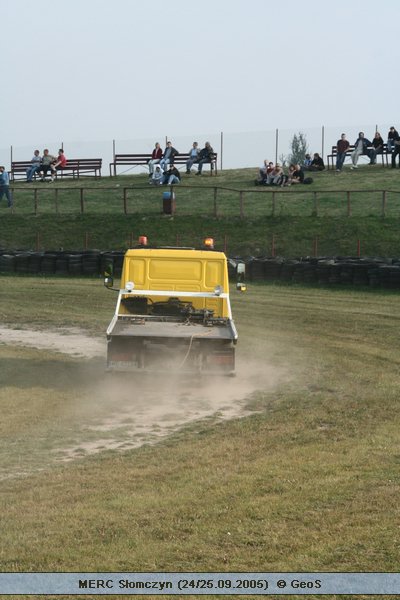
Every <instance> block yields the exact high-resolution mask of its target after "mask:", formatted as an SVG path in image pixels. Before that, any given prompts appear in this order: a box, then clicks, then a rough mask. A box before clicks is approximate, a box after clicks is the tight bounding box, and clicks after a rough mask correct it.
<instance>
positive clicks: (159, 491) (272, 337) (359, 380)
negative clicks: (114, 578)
mask: <svg viewBox="0 0 400 600" xmlns="http://www.w3.org/2000/svg"><path fill="white" fill-rule="evenodd" d="M2 284H3V286H2V290H3V291H4V293H2V305H1V312H2V318H3V321H5V322H6V323H8V324H9V325H13V324H14V325H15V324H18V325H19V326H30V321H31V318H32V317H31V316H32V315H33V316H34V322H33V324H34V326H35V327H39V328H42V327H43V328H44V327H46V328H48V327H50V326H54V327H59V326H60V325H63V326H68V325H76V324H78V325H82V326H83V325H84V322H85V319H86V320H87V323H88V330H89V332H91V333H94V332H95V331H96V328H97V331H98V332H101V331H104V328H105V325H106V323H107V322H108V320H109V318H110V317H111V313H112V307H113V300H114V297H113V295H112V294H111V293H110V292H109V291H107V290H104V289H103V288H102V285H101V283H100V282H94V281H87V280H79V281H73V282H71V281H64V280H56V279H51V280H45V279H43V280H38V279H37V278H2ZM21 284H23V285H22V286H21ZM24 290H25V293H24ZM21 291H22V298H21ZM94 294H96V302H95V303H93V300H92V298H93V295H94ZM28 298H29V302H28ZM52 298H55V299H58V300H60V299H61V298H62V299H63V304H62V306H61V308H60V307H59V306H58V304H59V303H58V302H52ZM232 300H233V309H234V315H235V319H236V322H237V326H238V330H239V334H240V340H239V346H238V356H239V362H240V369H239V376H238V378H237V384H238V385H239V384H240V382H241V380H242V379H243V378H245V377H246V376H247V375H248V374H252V376H253V377H256V376H258V377H259V385H258V386H256V387H257V388H258V390H257V391H255V392H254V393H252V394H251V395H249V396H247V398H246V402H247V406H248V408H249V410H250V411H252V413H253V414H252V415H250V416H249V417H246V418H243V419H238V420H233V421H221V420H219V419H218V418H216V419H207V420H203V421H198V422H193V423H192V424H190V425H187V426H186V427H184V428H183V429H182V430H180V431H177V432H175V433H174V434H172V435H171V436H169V437H167V438H165V439H164V440H161V441H160V442H159V443H158V444H156V445H153V444H150V445H145V446H143V447H141V448H138V449H136V450H130V451H127V452H125V453H118V452H116V451H112V450H110V451H104V452H103V453H101V454H97V455H95V456H86V455H85V450H84V448H83V449H82V453H81V456H82V457H81V458H80V459H77V460H75V461H74V462H71V463H68V464H65V465H63V464H59V463H57V461H54V456H55V455H56V453H54V451H55V449H56V448H60V447H61V448H62V447H63V446H68V444H76V445H77V447H78V448H79V443H80V441H82V440H84V439H85V436H86V435H88V436H90V435H93V432H92V430H91V429H90V424H91V419H93V415H92V414H91V410H88V406H89V407H90V403H92V408H93V410H95V409H94V407H95V406H96V398H93V397H92V396H91V386H90V384H91V382H93V380H94V381H96V380H98V382H99V383H101V382H102V375H101V365H100V364H99V362H98V361H83V360H82V359H76V358H67V357H63V356H62V355H51V354H50V353H49V352H47V351H46V352H45V351H38V350H28V349H19V348H8V347H4V346H3V347H0V350H1V357H2V364H3V365H4V368H2V372H1V391H0V406H1V412H2V421H1V433H2V435H1V436H0V440H1V442H0V445H1V446H0V457H1V469H2V473H3V474H5V473H7V472H8V473H9V474H11V475H12V477H11V478H9V479H6V480H3V482H2V499H1V511H0V519H1V531H2V544H1V549H0V566H1V570H2V571H19V570H27V571H34V570H38V571H43V570H56V571H57V570H66V571H72V570H79V571H96V570H97V571H108V570H109V571H124V570H127V571H141V570H143V571H145V570H150V571H164V570H165V571H175V570H177V571H190V570H196V571H201V570H204V571H209V570H211V571H217V570H221V571H318V570H321V571H324V570H326V571H331V570H332V571H342V570H343V571H397V570H398V544H399V534H398V530H397V528H396V526H395V524H396V523H397V522H398V517H399V514H398V513H399V508H398V494H399V484H400V479H399V457H400V445H399V437H398V430H399V425H400V423H399V413H398V398H399V393H400V384H399V379H398V369H399V342H398V335H397V329H398V327H397V325H398V320H399V317H398V297H397V294H395V293H391V292H386V293H385V292H378V291H374V292H368V291H354V290H333V291H332V290H325V289H318V288H303V287H301V286H291V287H288V286H276V285H258V286H250V289H249V291H248V293H247V294H245V295H234V296H233V297H232ZM94 305H95V306H96V310H93V308H92V307H93V306H94ZM38 315H41V316H40V317H39V316H38ZM79 315H81V316H79ZM255 363H256V364H257V365H258V366H257V368H256V367H255V366H254V364H255ZM276 372H280V373H281V375H280V376H279V377H278V383H277V385H276V386H275V387H273V389H270V388H269V387H268V386H267V385H266V383H265V374H267V379H268V374H270V376H271V377H272V376H273V375H274V373H276ZM256 373H257V374H258V375H256ZM261 373H263V374H264V379H263V377H261ZM282 373H283V374H284V375H282ZM129 385H130V383H129V381H128V386H129ZM223 392H224V387H222V388H221V390H220V393H223ZM234 398H235V395H234V393H233V394H232V397H231V401H233V399H234ZM130 399H131V402H132V403H135V402H137V401H138V398H137V397H136V396H135V382H134V381H133V382H132V387H131V398H130ZM117 401H118V400H117V397H115V399H114V402H117ZM227 401H228V402H229V398H227ZM115 408H116V407H115V405H114V407H113V406H112V405H109V406H108V407H107V406H103V407H100V408H99V407H98V410H100V409H101V411H104V412H107V410H110V411H111V412H112V411H113V410H115ZM102 414H103V412H102ZM121 436H122V437H123V436H124V432H123V431H121ZM38 469H42V470H41V471H39V470H38ZM18 474H20V475H18Z"/></svg>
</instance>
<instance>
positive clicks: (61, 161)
mask: <svg viewBox="0 0 400 600" xmlns="http://www.w3.org/2000/svg"><path fill="white" fill-rule="evenodd" d="M66 164H67V159H66V156H65V154H64V150H63V149H62V148H60V149H59V151H58V156H57V158H56V160H55V161H54V162H53V163H52V164H51V181H54V177H55V174H56V170H57V169H63V168H64V167H65V165H66Z"/></svg>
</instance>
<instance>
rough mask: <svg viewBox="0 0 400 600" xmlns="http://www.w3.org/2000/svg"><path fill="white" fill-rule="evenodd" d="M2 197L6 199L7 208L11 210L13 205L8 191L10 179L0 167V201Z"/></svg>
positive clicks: (3, 168)
mask: <svg viewBox="0 0 400 600" xmlns="http://www.w3.org/2000/svg"><path fill="white" fill-rule="evenodd" d="M3 196H5V197H6V198H7V206H8V208H12V206H13V204H14V203H13V198H12V194H11V191H10V178H9V176H8V173H7V171H6V169H5V167H3V166H0V200H2V199H3Z"/></svg>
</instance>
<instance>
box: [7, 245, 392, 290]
mask: <svg viewBox="0 0 400 600" xmlns="http://www.w3.org/2000/svg"><path fill="white" fill-rule="evenodd" d="M124 254H125V251H124V250H116V251H104V252H103V251H100V250H83V251H81V252H78V251H61V250H60V251H57V252H27V251H22V250H12V251H10V250H2V249H0V273H1V274H7V273H17V274H31V275H35V274H38V275H59V276H80V277H82V276H85V277H98V276H99V275H102V274H103V273H104V271H106V270H109V269H110V267H111V268H112V270H113V273H114V275H115V276H116V277H120V275H121V272H122V263H123V259H124ZM239 262H241V263H243V262H244V263H245V265H246V279H247V280H248V281H270V282H279V281H281V282H285V283H302V284H303V283H305V284H314V285H315V284H319V285H354V286H364V287H367V286H368V287H375V288H389V289H400V258H383V257H375V258H357V257H351V256H336V257H319V258H314V257H303V258H297V259H287V258H281V257H274V258H271V257H250V258H246V259H242V258H240V257H234V258H229V260H228V272H229V277H230V279H231V280H232V281H234V280H235V279H236V267H237V264H238V263H239Z"/></svg>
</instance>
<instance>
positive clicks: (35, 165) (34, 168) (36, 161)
mask: <svg viewBox="0 0 400 600" xmlns="http://www.w3.org/2000/svg"><path fill="white" fill-rule="evenodd" d="M41 164H42V157H41V156H40V152H39V150H35V152H34V153H33V156H32V159H31V166H30V167H28V168H27V170H26V181H27V183H31V182H32V179H33V176H34V174H35V173H37V172H38V171H39V170H40V165H41Z"/></svg>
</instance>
